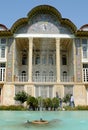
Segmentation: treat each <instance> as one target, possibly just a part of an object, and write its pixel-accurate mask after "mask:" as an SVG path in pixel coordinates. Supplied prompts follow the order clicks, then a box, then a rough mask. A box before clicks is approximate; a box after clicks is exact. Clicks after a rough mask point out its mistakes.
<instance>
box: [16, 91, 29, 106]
mask: <svg viewBox="0 0 88 130" xmlns="http://www.w3.org/2000/svg"><path fill="white" fill-rule="evenodd" d="M27 98H28V94H27V93H26V92H25V91H22V92H18V93H17V94H16V95H15V97H14V99H15V100H16V101H20V102H21V104H22V103H24V102H25V101H27Z"/></svg>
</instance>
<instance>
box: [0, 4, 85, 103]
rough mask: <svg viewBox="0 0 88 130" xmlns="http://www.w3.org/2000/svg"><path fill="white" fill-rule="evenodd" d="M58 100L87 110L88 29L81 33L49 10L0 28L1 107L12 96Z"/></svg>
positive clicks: (39, 10)
mask: <svg viewBox="0 0 88 130" xmlns="http://www.w3.org/2000/svg"><path fill="white" fill-rule="evenodd" d="M22 90H24V91H25V92H27V93H28V94H29V95H32V96H35V97H38V96H43V97H44V98H45V97H50V98H53V97H55V96H56V93H58V95H59V97H60V98H63V97H64V96H65V95H66V94H68V93H70V94H73V96H74V99H75V104H76V105H88V25H87V24H85V25H83V26H82V27H81V28H80V29H79V30H78V29H77V27H76V26H75V25H74V23H72V22H71V21H70V20H69V19H67V18H62V15H61V13H60V12H59V11H58V10H57V9H56V8H54V7H52V6H49V5H39V6H37V7H35V8H33V9H32V10H31V11H29V13H28V14H27V16H26V17H24V18H20V19H18V20H17V21H16V22H15V23H14V24H13V25H12V27H11V28H10V29H8V28H7V27H6V26H5V25H3V24H0V104H1V105H13V104H16V101H15V100H14V96H15V94H16V93H18V92H19V91H22Z"/></svg>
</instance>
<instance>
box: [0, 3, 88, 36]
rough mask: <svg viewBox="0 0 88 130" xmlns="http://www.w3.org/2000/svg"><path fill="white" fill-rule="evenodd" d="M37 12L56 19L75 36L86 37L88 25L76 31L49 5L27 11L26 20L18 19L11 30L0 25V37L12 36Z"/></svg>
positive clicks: (69, 22) (72, 24) (73, 26)
mask: <svg viewBox="0 0 88 130" xmlns="http://www.w3.org/2000/svg"><path fill="white" fill-rule="evenodd" d="M39 12H41V13H48V14H51V15H53V16H55V17H57V19H58V21H60V23H61V24H62V25H64V26H66V27H68V28H70V29H71V30H72V32H73V33H74V35H76V36H88V24H85V25H83V26H82V27H81V28H80V29H79V30H77V27H76V26H75V25H74V23H72V21H70V20H69V19H67V18H62V15H61V13H60V12H59V11H58V10H57V9H56V8H54V7H52V6H50V5H39V6H37V7H35V8H33V9H32V10H31V11H29V13H28V14H27V17H26V18H21V19H18V20H17V21H16V22H15V23H14V24H13V25H12V27H11V29H7V27H6V26H5V25H2V24H0V36H12V35H13V34H14V33H15V32H16V30H17V29H18V28H19V27H21V26H23V25H26V24H27V23H28V21H30V20H31V18H32V17H33V16H35V15H36V14H38V13H39Z"/></svg>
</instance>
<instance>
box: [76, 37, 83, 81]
mask: <svg viewBox="0 0 88 130" xmlns="http://www.w3.org/2000/svg"><path fill="white" fill-rule="evenodd" d="M75 47H76V81H77V82H81V80H82V73H81V72H82V64H81V44H80V39H78V38H77V39H76V40H75Z"/></svg>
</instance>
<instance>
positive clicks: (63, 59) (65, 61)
mask: <svg viewBox="0 0 88 130" xmlns="http://www.w3.org/2000/svg"><path fill="white" fill-rule="evenodd" d="M62 65H67V57H66V55H62Z"/></svg>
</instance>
